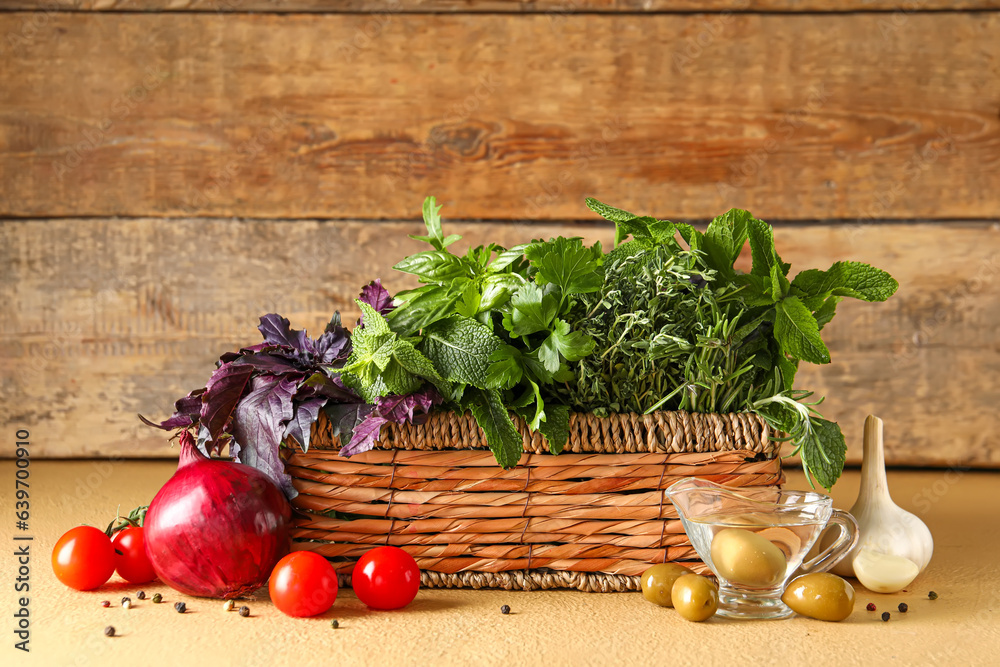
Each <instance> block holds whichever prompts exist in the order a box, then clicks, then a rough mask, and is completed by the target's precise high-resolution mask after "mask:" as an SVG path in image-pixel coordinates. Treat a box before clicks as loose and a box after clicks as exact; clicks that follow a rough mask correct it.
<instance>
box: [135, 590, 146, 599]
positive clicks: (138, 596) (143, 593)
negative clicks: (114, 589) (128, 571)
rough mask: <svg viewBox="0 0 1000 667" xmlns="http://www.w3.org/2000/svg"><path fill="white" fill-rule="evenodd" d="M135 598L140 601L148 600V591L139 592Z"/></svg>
mask: <svg viewBox="0 0 1000 667" xmlns="http://www.w3.org/2000/svg"><path fill="white" fill-rule="evenodd" d="M135 596H136V597H137V598H138V599H140V600H145V599H146V591H139V592H138V593H136V594H135Z"/></svg>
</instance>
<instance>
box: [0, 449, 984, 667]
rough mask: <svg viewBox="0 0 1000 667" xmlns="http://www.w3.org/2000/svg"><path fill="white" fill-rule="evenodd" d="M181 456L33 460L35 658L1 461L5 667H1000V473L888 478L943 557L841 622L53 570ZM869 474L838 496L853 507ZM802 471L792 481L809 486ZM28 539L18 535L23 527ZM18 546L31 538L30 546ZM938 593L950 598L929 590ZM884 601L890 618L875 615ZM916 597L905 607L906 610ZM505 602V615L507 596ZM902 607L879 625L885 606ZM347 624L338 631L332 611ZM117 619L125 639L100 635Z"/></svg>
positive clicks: (575, 597) (579, 601)
mask: <svg viewBox="0 0 1000 667" xmlns="http://www.w3.org/2000/svg"><path fill="white" fill-rule="evenodd" d="M173 467H174V466H173V464H171V463H168V462H108V461H82V462H49V461H34V462H32V464H31V468H30V471H31V478H30V479H31V494H32V496H31V512H32V516H31V524H30V530H28V531H27V532H26V533H23V534H27V535H32V536H33V537H34V541H32V542H30V544H31V555H32V561H31V574H30V576H31V582H30V584H31V593H30V597H31V602H30V612H31V643H30V647H31V652H30V653H29V654H25V653H23V652H21V651H17V650H15V649H14V648H13V645H14V643H15V641H16V639H15V637H14V635H13V624H12V616H11V615H12V614H13V612H14V611H15V595H14V593H13V586H14V579H15V578H16V576H17V575H16V567H17V566H16V563H15V559H14V557H13V555H12V554H13V550H14V547H13V545H14V544H15V542H14V541H13V539H12V538H13V535H12V532H13V530H14V527H13V524H14V519H13V509H14V508H13V504H14V498H13V491H12V489H13V487H14V465H13V463H12V462H11V461H3V462H0V489H2V490H3V491H2V493H0V507H2V508H3V511H2V512H0V516H4V517H6V518H4V519H3V522H2V523H3V531H2V532H3V539H4V548H3V556H2V557H0V590H2V591H3V594H2V602H3V603H2V613H3V618H4V622H3V623H2V624H0V627H2V628H3V649H2V651H0V655H2V656H3V657H2V664H3V665H10V664H35V665H114V666H115V667H122V666H124V665H212V666H217V665H240V666H244V667H251V666H254V665H286V664H287V665H321V664H322V665H338V666H339V665H505V666H517V665H625V664H648V665H668V664H679V665H680V664H693V665H711V664H720V665H722V664H724V665H752V664H780V665H802V664H809V665H854V664H857V665H866V666H877V665H887V664H903V665H910V664H948V665H971V664H980V665H1000V567H998V563H997V554H998V553H1000V521H998V516H997V509H998V507H1000V502H998V500H997V490H998V482H1000V474H998V473H989V472H956V471H923V472H908V471H890V473H889V484H890V488H891V489H892V490H893V495H894V497H895V500H896V502H897V503H899V504H900V505H902V506H903V507H905V508H907V509H910V510H911V511H916V512H918V513H919V514H920V515H921V516H922V518H923V519H924V520H925V521H926V522H927V524H928V525H929V526H930V528H931V531H932V532H933V534H934V537H935V541H936V545H935V550H934V558H933V560H932V561H931V564H930V566H929V568H928V569H927V571H926V572H924V573H923V574H922V575H921V576H920V577H919V578H918V579H917V580H916V581H915V582H914V583H913V584H912V585H911V587H910V588H909V592H908V593H898V594H895V595H877V594H873V593H869V592H868V591H866V590H865V589H863V588H861V587H860V585H858V586H857V587H856V588H857V591H858V601H857V605H856V607H855V611H854V614H853V615H852V616H851V617H850V618H849V619H848V620H847V621H845V622H843V623H823V622H820V621H814V620H811V619H807V618H801V617H796V618H792V619H789V620H784V621H757V622H746V621H744V622H736V621H728V620H723V619H712V620H710V621H709V622H706V623H701V624H695V623H689V622H687V621H684V620H683V619H681V618H680V617H679V616H677V615H676V614H675V613H674V612H673V610H670V609H662V608H660V607H656V606H654V605H652V604H649V603H647V602H646V601H645V600H643V599H642V596H641V595H640V594H638V593H617V594H587V593H579V592H571V591H560V592H534V593H525V592H506V591H462V590H422V591H421V592H420V593H419V595H418V597H417V599H416V601H415V602H414V603H413V604H412V605H410V606H409V607H408V608H406V609H404V610H400V611H395V612H370V611H368V610H367V609H366V608H365V606H364V605H362V604H361V603H360V602H359V601H358V600H357V599H356V598H355V597H354V595H353V594H352V592H351V591H350V589H347V590H342V591H341V594H340V596H339V597H338V599H337V602H336V604H335V605H334V608H333V609H332V610H331V611H330V612H329V613H327V614H325V615H324V616H322V617H319V618H315V619H292V618H289V617H286V616H284V615H283V614H282V613H281V612H279V611H278V610H277V609H275V608H274V607H273V606H271V604H270V603H269V602H268V600H267V597H266V591H265V592H264V594H263V596H262V597H261V599H260V600H259V601H257V602H253V603H250V607H251V609H252V612H253V615H252V616H251V617H250V618H241V617H240V616H239V615H237V614H235V613H225V612H224V611H223V610H222V603H221V602H218V601H214V600H212V601H209V600H203V599H198V598H186V597H185V596H181V595H179V594H177V593H175V592H173V591H172V590H170V589H168V588H167V587H166V586H164V585H162V584H157V583H154V584H149V585H145V586H143V588H144V589H145V591H146V593H147V594H148V595H149V596H152V594H153V593H154V592H157V591H160V592H162V593H163V595H164V597H165V598H166V601H168V602H171V603H172V602H173V601H175V600H177V599H185V600H186V601H187V605H188V609H189V610H190V612H189V613H187V614H185V615H181V614H177V613H175V612H174V610H173V605H172V604H163V605H155V606H154V605H153V604H152V603H151V602H149V601H146V602H137V606H136V607H134V608H133V609H132V610H130V611H125V610H123V609H121V608H120V607H117V606H113V607H111V608H109V609H103V608H101V606H100V605H99V602H100V601H101V600H103V599H110V600H112V601H114V600H120V598H121V597H122V596H123V595H126V594H129V595H131V596H132V598H133V600H135V596H134V593H135V591H136V590H137V587H136V586H130V585H126V584H125V583H124V582H122V581H121V580H120V579H118V577H117V575H116V576H115V577H113V578H112V580H111V582H109V583H108V584H107V585H105V587H103V588H102V589H100V590H98V591H93V592H88V593H80V592H76V591H72V590H70V589H68V588H65V587H64V586H62V585H61V584H60V583H59V582H58V581H56V579H55V578H54V576H53V575H52V570H51V565H50V559H51V552H52V547H53V545H54V543H55V541H56V539H58V537H59V536H60V535H61V534H62V533H63V532H64V531H66V530H67V529H69V528H70V527H72V526H75V525H77V524H80V523H89V524H92V525H102V526H103V525H106V524H107V522H108V521H109V520H110V517H111V516H113V514H114V512H115V508H116V506H118V505H119V504H120V505H121V507H122V508H123V509H127V508H132V507H134V506H136V505H140V504H145V503H147V502H148V501H149V500H150V498H151V497H152V496H153V494H154V493H155V492H156V490H157V489H158V488H159V487H160V485H161V484H162V483H163V482H164V481H166V479H167V478H169V476H170V475H171V473H172V470H173ZM858 483H859V474H858V472H857V471H848V472H847V473H846V474H845V476H844V478H843V479H842V480H841V481H840V482H839V483H838V484H837V486H836V488H835V489H834V493H833V495H834V498H835V501H836V505H837V506H838V507H841V508H847V507H849V506H850V505H851V504H852V503H853V500H854V497H855V495H856V493H857V488H858ZM804 484H805V483H804V479H803V477H802V476H801V474H800V473H799V472H798V471H789V480H788V484H787V486H786V488H803V486H804ZM19 534H22V533H19ZM22 544H23V543H22ZM929 590H935V591H936V592H937V593H938V594H939V595H940V598H939V599H938V600H936V601H930V600H928V599H927V592H928V591H929ZM868 602H874V603H875V604H876V605H877V606H878V613H871V612H867V611H865V605H866V604H867V603H868ZM900 602H907V603H908V604H909V607H910V610H909V613H907V614H900V613H898V612H896V606H897V605H898V603H900ZM503 604H509V605H510V606H511V609H512V610H513V611H512V613H511V614H510V615H509V616H503V615H501V614H500V606H501V605H503ZM883 610H890V611H892V612H893V613H892V620H890V621H889V622H888V623H883V622H882V621H881V620H879V615H880V613H881V612H882V611H883ZM332 618H337V619H339V620H340V624H341V626H340V629H339V630H333V629H332V628H331V627H330V619H332ZM109 624H112V625H114V626H115V628H116V629H117V630H118V634H119V636H116V637H115V638H113V639H108V638H106V637H104V635H103V630H104V627H105V626H106V625H109Z"/></svg>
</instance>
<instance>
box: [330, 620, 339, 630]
mask: <svg viewBox="0 0 1000 667" xmlns="http://www.w3.org/2000/svg"><path fill="white" fill-rule="evenodd" d="M330 627H331V628H333V629H334V630H336V629H337V628H339V627H340V621H338V620H337V619H333V620H332V621H330Z"/></svg>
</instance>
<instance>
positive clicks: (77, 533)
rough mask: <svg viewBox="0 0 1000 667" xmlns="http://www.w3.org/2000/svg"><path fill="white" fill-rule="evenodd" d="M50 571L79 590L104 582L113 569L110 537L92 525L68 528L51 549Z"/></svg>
mask: <svg viewBox="0 0 1000 667" xmlns="http://www.w3.org/2000/svg"><path fill="white" fill-rule="evenodd" d="M52 571H53V572H55V574H56V578H57V579H59V581H61V582H63V583H64V584H66V585H67V586H69V587H70V588H75V589H76V590H78V591H89V590H93V589H95V588H97V587H98V586H100V585H102V584H105V583H107V581H108V579H110V578H111V575H112V574H113V573H114V571H115V548H114V547H113V546H111V538H110V537H108V536H107V535H105V534H104V533H103V532H101V531H100V530H98V529H97V528H94V527H93V526H77V527H76V528H73V529H71V530H69V531H67V532H66V534H65V535H63V536H62V537H60V538H59V541H58V542H56V548H55V549H53V550H52Z"/></svg>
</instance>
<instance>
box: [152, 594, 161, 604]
mask: <svg viewBox="0 0 1000 667" xmlns="http://www.w3.org/2000/svg"><path fill="white" fill-rule="evenodd" d="M161 602H163V596H162V595H160V594H159V593H153V604H160V603H161Z"/></svg>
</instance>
